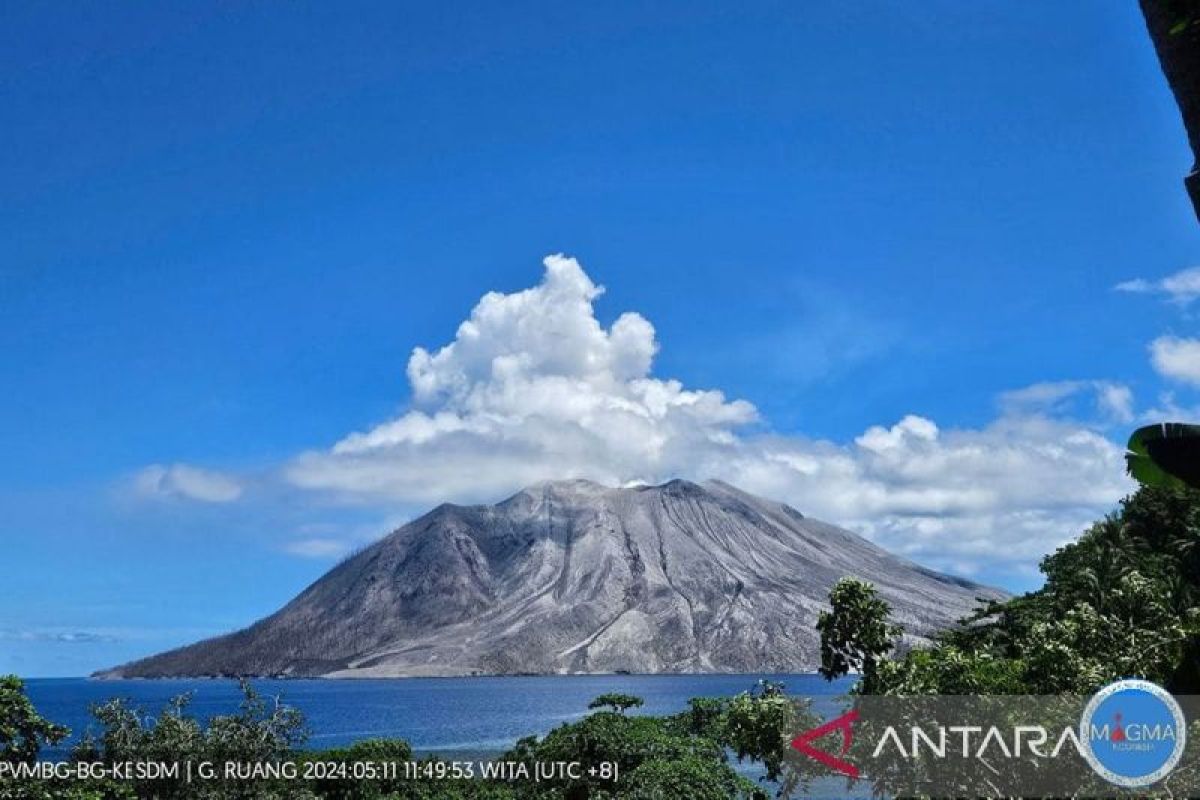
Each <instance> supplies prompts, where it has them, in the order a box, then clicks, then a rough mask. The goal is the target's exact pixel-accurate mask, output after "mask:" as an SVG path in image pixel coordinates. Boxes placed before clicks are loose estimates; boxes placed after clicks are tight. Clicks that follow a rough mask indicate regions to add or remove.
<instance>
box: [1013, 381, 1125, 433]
mask: <svg viewBox="0 0 1200 800" xmlns="http://www.w3.org/2000/svg"><path fill="white" fill-rule="evenodd" d="M1088 393H1090V394H1091V396H1092V397H1093V398H1094V402H1095V405H1096V410H1097V411H1099V412H1100V414H1101V416H1102V417H1103V418H1104V419H1105V420H1106V421H1110V422H1119V423H1126V422H1130V421H1132V420H1133V418H1134V411H1133V392H1132V391H1131V390H1130V388H1129V387H1128V386H1126V385H1124V384H1121V383H1114V382H1113V381H1045V382H1042V383H1034V384H1031V385H1029V386H1026V387H1023V388H1021V389H1014V390H1012V391H1008V392H1004V393H1003V394H1001V395H1000V407H1001V409H1003V410H1004V411H1005V413H1007V414H1011V415H1017V416H1020V415H1028V414H1062V413H1064V412H1066V411H1068V410H1069V404H1070V402H1071V401H1073V400H1075V399H1077V398H1078V397H1080V395H1087V394H1088Z"/></svg>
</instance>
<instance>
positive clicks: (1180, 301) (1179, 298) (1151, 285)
mask: <svg viewBox="0 0 1200 800" xmlns="http://www.w3.org/2000/svg"><path fill="white" fill-rule="evenodd" d="M1113 289H1115V290H1116V291H1118V292H1132V293H1135V294H1160V295H1164V296H1166V298H1167V299H1168V300H1169V301H1170V302H1172V303H1175V304H1177V305H1181V306H1186V305H1188V304H1189V303H1191V302H1192V301H1193V300H1195V299H1196V298H1197V297H1200V267H1188V268H1187V269H1183V270H1180V271H1179V272H1176V273H1174V274H1172V275H1168V276H1167V277H1165V278H1160V279H1158V280H1146V279H1145V278H1134V279H1133V280H1128V281H1122V282H1121V283H1118V284H1117V285H1116V286H1114V287H1113Z"/></svg>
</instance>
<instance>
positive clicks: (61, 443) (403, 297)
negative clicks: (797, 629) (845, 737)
mask: <svg viewBox="0 0 1200 800" xmlns="http://www.w3.org/2000/svg"><path fill="white" fill-rule="evenodd" d="M0 19H2V24H0V40H2V42H3V45H2V46H0V76H3V77H2V78H0V109H2V110H0V114H2V115H3V124H2V125H0V137H2V140H3V145H4V146H3V147H0V171H2V174H3V176H4V179H3V180H0V237H2V239H3V242H4V248H3V256H2V257H0V351H2V352H3V353H4V357H3V358H2V359H0V385H3V386H4V387H5V388H6V391H4V392H2V393H0V441H3V442H4V448H3V452H2V455H0V512H2V513H0V552H3V554H4V568H3V571H2V574H3V578H2V579H0V672H4V671H16V672H19V673H21V674H25V675H75V674H83V673H86V672H89V671H91V670H93V669H96V668H99V667H103V666H108V665H111V664H112V663H115V662H118V661H122V660H126V659H128V658H132V657H135V656H138V655H143V654H147V653H149V652H152V651H154V650H157V649H161V648H163V647H166V646H170V645H175V644H180V643H184V642H187V641H191V640H193V639H195V638H197V637H199V636H204V635H210V634H213V633H217V632H221V631H225V630H229V629H232V628H235V627H240V626H242V625H244V624H245V623H247V622H249V621H251V620H253V619H255V618H256V617H258V616H261V615H263V614H265V613H267V612H269V611H271V610H273V609H274V608H276V607H278V605H280V604H281V603H282V602H283V601H285V600H286V599H288V598H290V597H291V596H292V595H294V594H295V593H296V592H297V591H298V590H299V589H301V588H303V586H305V585H306V584H307V583H308V582H310V581H312V580H313V579H315V578H316V577H318V576H319V575H320V574H321V573H322V572H323V571H324V570H325V569H327V568H328V567H329V566H330V565H331V563H333V561H335V560H336V559H337V558H338V557H339V555H340V554H341V553H343V552H345V551H346V549H348V548H354V547H358V546H362V544H364V543H365V542H367V541H369V540H370V538H371V537H372V536H377V535H379V534H381V533H383V532H385V531H386V530H388V529H389V526H394V525H396V524H399V523H400V522H403V521H404V520H405V519H408V518H411V517H412V516H413V515H415V514H417V513H420V511H421V510H422V509H424V508H427V507H428V506H429V505H432V504H433V502H434V498H438V499H450V500H461V501H477V500H494V499H498V497H500V496H503V492H504V491H506V490H507V488H508V486H507V483H510V482H512V481H513V480H516V479H517V478H520V479H522V480H523V479H524V478H525V477H526V473H527V472H528V473H529V474H530V475H532V474H533V473H535V472H539V471H540V472H541V473H545V474H544V475H543V477H560V476H563V477H565V476H566V475H563V474H562V473H569V474H588V475H591V476H593V477H598V478H600V479H605V480H612V481H615V480H643V479H644V480H657V479H660V478H662V477H666V476H673V475H676V474H686V476H688V477H695V478H704V477H710V476H715V477H724V478H726V479H731V480H734V481H735V482H738V483H739V484H741V485H744V486H746V488H749V489H752V490H755V491H760V492H762V493H766V494H770V495H772V496H776V497H778V498H779V499H782V500H787V501H788V502H791V503H792V504H793V505H796V506H797V507H798V508H800V509H801V510H803V511H806V512H809V513H813V514H814V515H817V516H823V517H825V518H827V519H829V520H830V521H832V522H838V523H841V524H845V525H848V526H850V527H853V528H855V529H857V530H860V531H863V532H864V533H867V534H868V535H870V536H872V538H875V539H876V540H877V541H880V542H881V543H882V544H884V545H885V546H888V547H890V548H892V549H895V550H899V551H901V552H904V553H906V554H908V555H910V556H911V557H913V558H916V559H918V560H921V561H923V562H925V563H930V564H933V565H934V566H938V567H941V568H945V569H953V570H956V571H961V572H967V573H970V574H972V575H973V576H975V577H977V578H981V579H985V580H993V581H997V582H1000V583H1003V584H1004V585H1006V586H1009V587H1012V588H1017V589H1021V588H1027V587H1030V586H1033V585H1036V582H1037V578H1036V571H1035V570H1034V566H1035V565H1036V561H1037V557H1036V556H1037V554H1039V553H1043V552H1045V551H1046V550H1048V549H1052V548H1053V547H1054V546H1056V545H1057V544H1058V543H1060V542H1061V541H1063V540H1065V539H1067V538H1070V537H1071V536H1073V535H1075V534H1077V533H1078V531H1079V529H1080V527H1081V525H1082V524H1084V522H1085V521H1086V520H1088V519H1092V518H1094V517H1095V516H1096V515H1097V514H1099V513H1102V512H1103V511H1104V510H1105V509H1106V508H1110V507H1111V505H1112V503H1113V502H1114V501H1115V500H1116V499H1117V498H1118V497H1119V496H1120V494H1121V493H1122V492H1123V491H1124V490H1125V488H1126V485H1125V484H1124V483H1123V479H1122V477H1121V475H1120V446H1119V445H1120V443H1121V442H1122V441H1123V438H1124V436H1125V435H1127V433H1128V430H1129V429H1130V427H1131V426H1133V425H1134V424H1136V423H1137V422H1138V421H1140V420H1142V419H1153V418H1158V416H1162V415H1170V416H1182V417H1186V416H1187V415H1188V414H1189V413H1190V412H1189V409H1191V408H1193V407H1195V406H1196V403H1197V394H1196V387H1197V384H1198V383H1200V342H1196V341H1194V340H1193V339H1192V338H1191V337H1192V335H1193V334H1195V333H1196V330H1195V328H1196V325H1195V319H1194V316H1193V314H1192V311H1191V310H1190V304H1191V301H1192V300H1193V299H1194V297H1195V295H1196V294H1200V277H1198V276H1196V275H1195V274H1191V273H1187V272H1185V270H1187V269H1188V268H1190V267H1192V266H1194V265H1196V264H1200V237H1198V234H1200V228H1198V227H1197V225H1196V223H1195V218H1194V215H1193V213H1192V211H1191V208H1190V207H1189V205H1188V203H1187V199H1186V196H1185V194H1184V191H1183V189H1182V185H1181V178H1182V176H1183V174H1184V173H1185V172H1186V171H1187V169H1188V168H1189V166H1190V163H1191V156H1190V153H1189V152H1188V150H1187V148H1186V139H1185V136H1184V132H1183V129H1182V126H1181V123H1180V121H1179V119H1178V114H1177V111H1176V109H1175V107H1174V104H1173V102H1172V99H1171V97H1170V94H1169V92H1168V90H1167V87H1166V85H1165V82H1164V81H1163V79H1162V76H1161V74H1160V73H1159V70H1158V65H1157V63H1156V61H1155V58H1154V54H1153V50H1152V48H1151V46H1150V44H1149V42H1148V40H1147V37H1146V35H1145V31H1144V28H1143V23H1142V21H1141V18H1140V16H1139V14H1138V11H1137V7H1136V4H1134V3H1130V2H1116V0H1113V2H1097V3H1093V4H1089V5H1088V7H1087V9H1086V13H1085V12H1083V11H1081V9H1080V7H1079V6H1078V4H1073V3H1058V2H1046V3H1037V4H1032V3H1007V2H1005V3H1001V2H984V3H972V4H963V3H958V2H925V3H920V4H894V3H892V4H885V3H865V4H854V5H852V6H850V7H848V6H846V5H845V4H835V3H823V4H803V5H797V4H787V3H756V4H751V5H750V6H749V7H741V8H736V9H735V8H734V7H733V6H731V5H730V4H727V3H722V4H716V3H713V4H705V3H686V4H683V3H680V4H670V3H655V4H611V3H608V4H599V5H597V4H571V3H558V4H548V3H547V4H503V5H500V4H494V3H480V4H477V5H471V4H461V3H450V4H438V5H436V7H435V6H434V5H433V4H427V5H426V6H425V7H419V6H417V5H415V4H413V5H410V6H408V7H402V6H397V5H396V4H394V3H387V4H378V5H374V4H356V5H354V6H353V7H348V6H345V5H339V6H338V7H337V8H335V7H333V6H326V7H324V8H320V7H315V6H309V5H301V4H253V5H237V6H234V5H228V4H226V5H212V6H207V7H201V6H193V7H183V6H181V5H179V4H151V3H146V4H123V5H121V6H120V7H119V8H118V7H115V6H112V5H93V6H90V7H80V6H79V5H78V4H75V5H73V6H66V5H61V6H58V7H53V6H50V5H45V4H42V5H34V4H28V5H25V6H24V7H20V6H16V5H9V6H7V7H5V8H4V9H3V10H0ZM557 253H565V254H567V255H568V256H571V257H574V258H576V259H578V262H577V263H576V262H573V261H569V260H566V259H558V260H552V261H551V262H550V264H551V265H552V266H551V267H549V268H547V267H543V264H542V259H543V258H544V257H546V256H549V255H553V254H557ZM1171 276H1176V277H1175V278H1174V280H1173V281H1172V280H1168V281H1167V282H1166V283H1164V282H1163V281H1164V279H1170V277H1171ZM1189 280H1191V281H1193V282H1191V283H1189ZM1139 281H1140V282H1139ZM1119 284H1124V287H1123V289H1116V288H1115V287H1117V286H1118V285H1119ZM597 285H603V286H604V287H605V290H606V291H604V293H603V294H600V293H598V290H596V289H595V288H594V287H595V286H597ZM1189 287H1190V288H1189ZM487 292H499V293H502V294H499V295H494V296H493V301H491V302H490V303H489V302H487V301H485V302H484V303H483V304H482V305H480V306H479V307H478V308H477V307H476V306H477V304H478V303H480V301H481V298H483V297H484V295H485V294H486V293H487ZM522 292H524V293H522ZM473 309H475V311H474V312H473ZM625 312H631V314H633V315H636V316H629V317H626V318H625V319H626V322H625V323H621V324H619V325H618V324H617V320H618V319H619V318H620V316H621V315H622V314H623V313H625ZM472 313H475V314H476V318H475V323H473V324H476V323H477V324H478V326H479V327H480V328H481V329H482V330H484V331H485V332H486V333H487V335H488V336H489V337H491V338H490V339H489V341H490V342H492V344H489V345H488V346H487V347H483V349H482V350H480V349H479V348H480V347H482V346H481V345H478V343H476V344H475V345H472V344H471V343H469V342H468V343H466V344H464V343H463V339H462V334H461V331H459V325H460V323H462V322H463V321H464V320H467V319H470V318H472ZM547 325H549V326H551V328H553V330H555V331H558V332H561V331H560V329H559V327H554V326H562V330H566V331H568V335H565V336H559V335H557V333H556V334H555V335H554V336H536V335H535V336H533V337H532V338H530V337H525V336H524V334H522V333H521V331H526V330H528V329H533V330H535V332H536V331H537V330H543V329H545V330H549V329H550V328H546V326H547ZM651 326H652V329H651ZM456 331H459V333H458V334H456ZM456 336H457V337H458V338H457V339H456ZM451 343H454V347H452V348H450V349H449V350H447V351H445V352H446V355H445V356H442V357H441V359H440V361H439V360H438V359H437V358H433V361H434V362H436V363H433V364H432V365H431V366H428V367H427V368H417V369H416V371H415V372H414V369H412V368H410V369H408V372H406V368H408V367H411V365H410V356H411V354H412V352H413V348H414V347H422V348H425V349H426V350H427V351H429V352H430V353H437V352H438V351H439V349H440V348H443V347H446V346H447V345H450V344H451ZM473 347H474V348H475V349H472V348H473ZM489 347H490V348H491V349H490V350H489V349H488V348H489ZM650 351H653V352H654V355H653V361H652V363H651V362H650V360H649V354H650ZM496 358H502V360H503V358H510V359H511V360H512V363H515V364H516V365H517V366H516V367H513V369H514V370H515V372H511V373H505V374H504V375H502V376H500V377H497V376H498V373H497V370H496V363H497V362H496V360H495V359H496ZM580 359H583V360H586V361H587V363H588V364H590V365H591V366H589V367H588V368H587V369H584V368H583V367H581V366H580V364H581V363H583V362H582V361H580ZM504 363H508V362H504ZM597 364H598V365H599V366H596V365H597ZM510 366H511V364H510ZM418 367H420V365H418ZM414 374H416V375H418V377H421V378H422V380H425V381H426V383H427V384H428V385H429V386H430V387H432V388H430V389H429V391H428V392H427V394H426V395H425V396H415V395H414V388H413V387H414V384H413V383H411V382H410V378H411V377H412V375H414ZM672 379H673V380H676V381H678V384H672V383H669V381H670V380H672ZM1030 387H1032V388H1030ZM715 391H719V392H721V393H722V395H721V396H720V397H717V396H716V395H714V394H712V392H715ZM514 398H516V399H514ZM530 398H533V399H534V400H538V399H541V400H545V399H546V398H552V399H554V401H555V402H559V405H558V406H556V407H555V408H551V409H547V408H545V407H541V406H538V405H537V403H534V402H532V401H531V402H526V401H529V399H530ZM663 398H666V399H665V400H663ZM660 401H662V402H660ZM548 402H549V401H548ZM663 403H665V405H663ZM577 409H584V410H583V411H577ZM596 409H606V411H605V413H604V414H598V413H595V412H596ZM614 409H621V410H620V411H619V412H618V411H616V410H614ZM610 412H611V413H610ZM1156 415H1158V416H1156ZM631 426H632V427H631ZM639 426H640V427H639ZM418 429H420V430H419V431H418ZM355 432H359V433H361V434H363V435H364V436H363V437H361V438H360V439H357V440H352V439H348V437H350V436H351V434H353V433H355ZM633 439H637V444H638V446H637V447H635V446H633V445H631V444H630V441H631V440H633ZM347 442H350V444H347ZM354 442H357V444H354ZM645 442H650V443H651V445H653V446H650V445H647V447H650V449H646V448H645V447H642V444H644V443H645ZM1047 442H1050V443H1051V444H1047ZM338 443H342V445H341V446H340V447H339V446H338ZM360 445H361V447H360ZM480 464H484V466H479V465H480ZM514 464H516V465H520V466H521V468H522V469H514V467H513V465H514ZM700 471H703V472H705V473H706V474H691V473H693V472H700ZM435 473H436V474H435ZM1022 476H1023V477H1022Z"/></svg>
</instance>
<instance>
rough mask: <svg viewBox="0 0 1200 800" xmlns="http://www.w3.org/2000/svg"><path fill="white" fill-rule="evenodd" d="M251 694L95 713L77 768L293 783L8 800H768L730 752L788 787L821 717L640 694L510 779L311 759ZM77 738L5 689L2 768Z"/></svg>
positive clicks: (80, 784)
mask: <svg viewBox="0 0 1200 800" xmlns="http://www.w3.org/2000/svg"><path fill="white" fill-rule="evenodd" d="M242 691H243V695H244V700H243V702H242V705H241V708H240V710H239V711H238V713H236V714H232V715H227V716H217V717H213V718H211V719H209V720H207V721H206V722H205V723H203V724H202V723H201V722H200V721H198V720H197V719H195V718H194V717H192V716H189V714H188V713H187V711H188V704H189V701H190V697H189V696H187V695H184V696H181V697H178V698H176V699H174V700H173V701H171V703H169V704H168V706H167V707H166V708H165V709H163V710H162V711H161V712H160V713H159V714H158V716H157V717H155V718H153V719H148V718H147V717H146V715H145V714H143V713H142V711H141V710H140V709H137V708H134V707H132V706H130V705H129V704H128V703H127V702H126V701H123V700H111V701H109V702H107V703H104V704H102V705H99V706H96V707H94V708H93V709H92V714H93V716H94V717H95V719H96V722H97V723H98V726H99V732H98V733H96V734H94V735H93V734H88V735H86V736H84V738H83V740H82V741H81V742H80V743H79V744H78V745H76V747H75V748H74V750H73V751H72V754H71V757H70V760H69V762H68V763H70V764H81V763H87V764H100V765H106V766H109V767H112V766H114V765H119V764H127V763H134V762H151V763H164V764H172V763H179V764H185V763H190V764H192V765H193V768H197V767H198V765H200V764H203V763H207V764H211V765H223V764H225V763H227V762H235V763H239V764H244V765H254V764H258V765H273V766H274V767H276V772H278V769H279V768H281V765H282V766H283V767H287V768H290V769H291V770H292V774H291V775H288V774H258V773H252V774H238V775H236V776H234V777H220V778H218V779H211V780H203V779H202V780H195V779H193V780H190V781H189V780H188V776H187V774H186V773H185V772H183V771H181V772H180V773H179V774H174V775H165V776H163V775H157V776H136V775H134V776H129V777H126V778H123V779H121V780H112V779H98V778H89V779H86V780H85V779H80V778H78V777H70V778H67V777H61V776H60V777H56V776H37V777H28V776H26V777H24V778H21V779H15V778H11V777H10V778H8V779H4V778H0V800H18V798H19V800H43V799H45V800H129V799H131V798H160V799H161V800H176V799H177V800H184V799H187V800H233V799H234V798H238V799H239V800H284V798H287V799H288V800H292V799H293V798H295V799H296V800H435V799H436V800H527V799H532V798H537V799H538V800H542V799H543V798H552V799H554V800H606V798H616V797H621V798H638V799H641V800H650V798H654V799H655V800H710V799H711V800H726V799H727V798H742V799H743V800H766V798H768V797H769V792H767V791H766V790H764V789H763V788H762V787H761V786H759V785H758V784H756V783H755V782H754V781H751V780H749V779H747V778H745V777H743V776H741V775H739V774H738V773H737V771H736V770H735V769H734V768H733V766H732V764H731V763H730V756H729V753H730V752H732V753H734V754H735V755H736V758H737V759H738V760H739V761H740V760H750V761H755V762H759V763H761V764H762V765H763V767H764V772H765V774H766V776H767V777H769V778H770V779H772V780H775V779H779V778H780V777H781V776H782V771H783V758H784V755H785V753H786V752H787V743H788V737H789V736H790V735H791V734H792V733H794V730H795V726H797V725H802V724H806V723H808V722H810V720H807V719H800V718H799V717H798V715H804V714H806V713H807V712H806V711H805V710H804V709H803V707H800V706H797V704H796V703H795V702H794V701H793V700H791V699H789V698H788V697H787V696H786V695H785V694H784V693H783V687H782V686H780V685H778V684H772V683H761V684H759V685H758V686H757V687H755V688H754V689H753V690H752V691H747V692H743V693H742V694H740V695H738V696H736V697H733V698H720V699H710V698H697V699H694V700H693V701H692V702H691V704H690V707H689V708H688V710H687V711H684V712H682V713H680V714H676V715H673V716H668V717H649V716H635V715H627V714H626V713H625V712H626V711H628V710H629V709H631V708H636V707H638V706H641V705H642V699H641V698H639V697H634V696H632V695H624V694H607V695H602V696H600V697H598V698H596V699H595V700H594V701H593V702H592V703H591V704H590V706H589V707H590V708H592V709H600V710H598V711H595V712H594V713H592V714H590V715H588V716H586V717H584V718H583V719H581V720H580V721H578V722H573V723H569V724H566V725H562V726H560V727H558V728H556V729H555V730H553V731H551V732H550V733H549V734H547V735H546V736H544V737H541V738H539V737H536V736H531V737H527V738H525V739H522V740H520V741H519V742H517V744H516V745H515V746H514V747H513V749H512V750H510V751H509V752H507V753H504V754H502V755H501V756H500V757H499V758H498V759H497V760H496V762H494V763H496V764H505V765H506V774H505V775H504V776H484V775H482V774H481V772H480V771H476V772H475V773H474V774H470V775H468V774H465V773H460V772H458V771H457V769H456V767H455V765H454V763H453V762H446V761H441V760H439V759H436V758H421V759H417V758H415V757H414V755H413V752H412V749H411V748H410V747H409V745H408V744H407V743H406V742H404V741H400V740H380V739H373V740H367V741H362V742H357V743H355V744H353V745H351V746H349V747H345V748H339V749H335V750H324V751H302V750H300V749H299V747H300V745H302V744H303V742H304V741H305V736H306V732H305V729H304V722H303V719H302V717H301V715H300V714H299V712H298V711H296V710H295V709H292V708H290V707H288V706H286V705H284V704H282V703H281V702H279V701H278V700H277V699H274V700H268V699H264V698H263V697H261V696H259V695H258V694H257V693H256V692H255V691H254V689H253V687H252V686H250V684H248V683H245V682H243V684H242ZM66 735H67V731H66V729H64V728H61V727H59V726H56V725H52V724H51V723H49V722H46V721H45V720H43V719H41V718H40V717H39V716H38V715H37V712H36V711H35V710H34V709H33V707H32V705H31V704H30V703H29V701H28V699H27V698H26V697H25V694H24V689H23V686H22V684H21V682H20V681H19V680H18V679H16V678H5V679H4V680H3V682H2V683H0V737H2V738H0V744H3V745H4V749H3V750H2V751H0V760H3V761H5V762H9V763H17V762H23V763H27V764H32V763H34V762H35V760H36V759H37V755H38V752H39V750H40V748H41V746H42V745H44V744H47V743H56V742H59V741H61V740H62V739H63V738H64V737H65V736H66ZM570 763H578V764H580V765H581V766H582V769H578V770H561V771H560V770H553V769H551V771H550V772H547V771H546V770H547V767H548V765H556V764H570ZM406 765H407V766H406ZM539 765H541V766H540V770H541V771H540V772H539ZM475 766H476V767H478V766H479V765H477V764H476V765H475ZM588 766H595V767H597V769H595V770H588V769H587V767H588ZM219 769H220V768H219V767H218V770H219ZM297 775H299V776H303V777H301V778H297V777H296V776H297ZM193 777H195V776H193ZM618 789H619V791H618Z"/></svg>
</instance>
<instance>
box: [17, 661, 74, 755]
mask: <svg viewBox="0 0 1200 800" xmlns="http://www.w3.org/2000/svg"><path fill="white" fill-rule="evenodd" d="M67 733H68V731H67V729H66V728H64V727H62V726H61V725H55V724H53V723H52V722H47V721H46V720H44V719H42V718H41V717H40V716H38V713H37V710H36V709H35V708H34V707H33V704H32V703H30V702H29V698H28V697H26V696H25V686H24V684H22V683H21V681H20V679H19V678H17V677H16V676H15V675H7V676H3V677H0V761H4V762H9V763H17V762H25V763H28V762H32V761H34V760H36V759H37V755H38V752H39V751H40V750H41V749H42V745H43V744H58V743H59V742H61V741H62V740H63V739H65V738H66V737H67Z"/></svg>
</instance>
